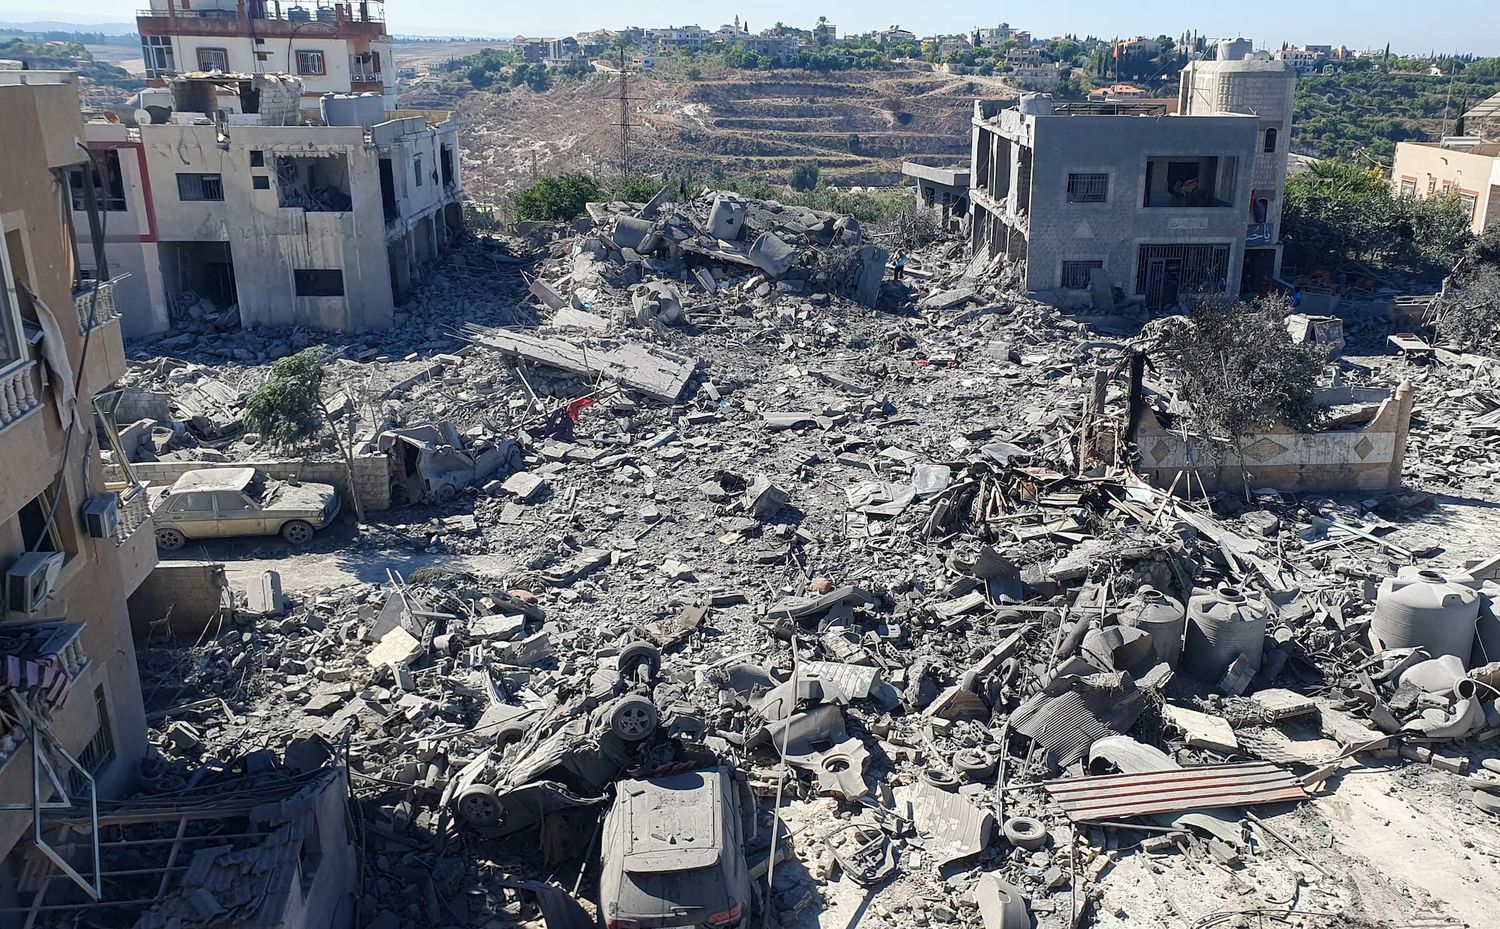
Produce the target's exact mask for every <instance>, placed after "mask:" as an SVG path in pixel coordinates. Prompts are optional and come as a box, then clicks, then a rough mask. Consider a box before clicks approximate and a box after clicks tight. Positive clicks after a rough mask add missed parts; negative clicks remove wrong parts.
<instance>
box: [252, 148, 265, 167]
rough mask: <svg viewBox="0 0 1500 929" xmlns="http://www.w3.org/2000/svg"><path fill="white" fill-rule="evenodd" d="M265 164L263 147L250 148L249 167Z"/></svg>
mask: <svg viewBox="0 0 1500 929" xmlns="http://www.w3.org/2000/svg"><path fill="white" fill-rule="evenodd" d="M265 166H266V153H265V150H264V149H259V148H252V149H250V167H252V168H264V167H265Z"/></svg>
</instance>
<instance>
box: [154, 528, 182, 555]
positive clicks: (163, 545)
mask: <svg viewBox="0 0 1500 929" xmlns="http://www.w3.org/2000/svg"><path fill="white" fill-rule="evenodd" d="M186 544H187V536H185V535H183V534H182V533H181V532H178V531H177V530H176V529H167V528H165V527H164V528H161V529H158V530H156V547H157V548H159V549H161V550H162V551H167V552H175V551H177V550H178V549H179V548H182V547H183V546H184V545H186Z"/></svg>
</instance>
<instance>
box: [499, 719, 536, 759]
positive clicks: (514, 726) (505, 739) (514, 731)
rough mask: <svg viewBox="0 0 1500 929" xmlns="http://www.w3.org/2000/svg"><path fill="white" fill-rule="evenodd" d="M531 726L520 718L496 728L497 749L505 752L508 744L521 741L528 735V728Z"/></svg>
mask: <svg viewBox="0 0 1500 929" xmlns="http://www.w3.org/2000/svg"><path fill="white" fill-rule="evenodd" d="M530 728H531V727H530V726H528V725H526V724H525V723H523V722H521V721H519V720H514V721H512V722H508V723H505V724H504V725H502V726H501V727H500V728H499V729H497V730H495V751H497V752H503V751H505V749H506V747H507V746H510V745H514V744H516V743H517V742H519V741H521V739H522V738H524V737H525V735H526V730H528V729H530Z"/></svg>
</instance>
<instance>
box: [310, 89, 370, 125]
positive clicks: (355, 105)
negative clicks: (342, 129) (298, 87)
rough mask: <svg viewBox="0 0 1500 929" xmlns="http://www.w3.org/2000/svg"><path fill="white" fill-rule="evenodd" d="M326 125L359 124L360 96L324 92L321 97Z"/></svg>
mask: <svg viewBox="0 0 1500 929" xmlns="http://www.w3.org/2000/svg"><path fill="white" fill-rule="evenodd" d="M318 103H319V109H321V110H322V112H323V125H325V126H358V125H359V124H360V123H359V115H360V114H359V98H358V97H356V96H354V95H352V94H324V95H323V96H322V97H320V98H319V101H318Z"/></svg>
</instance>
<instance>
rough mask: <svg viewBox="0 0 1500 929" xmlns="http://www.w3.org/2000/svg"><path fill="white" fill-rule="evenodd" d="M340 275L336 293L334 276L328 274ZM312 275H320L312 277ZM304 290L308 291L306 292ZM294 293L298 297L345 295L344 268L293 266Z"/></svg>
mask: <svg viewBox="0 0 1500 929" xmlns="http://www.w3.org/2000/svg"><path fill="white" fill-rule="evenodd" d="M332 274H337V275H338V288H337V290H338V292H337V293H334V292H333V291H334V287H333V284H332V280H333V279H332V278H331V277H327V276H326V275H332ZM310 275H318V276H317V277H312V276H310ZM304 291H308V292H307V293H304ZM292 294H293V296H296V297H299V298H300V297H316V298H322V297H343V296H345V295H346V288H345V281H344V269H343V268H293V269H292Z"/></svg>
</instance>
